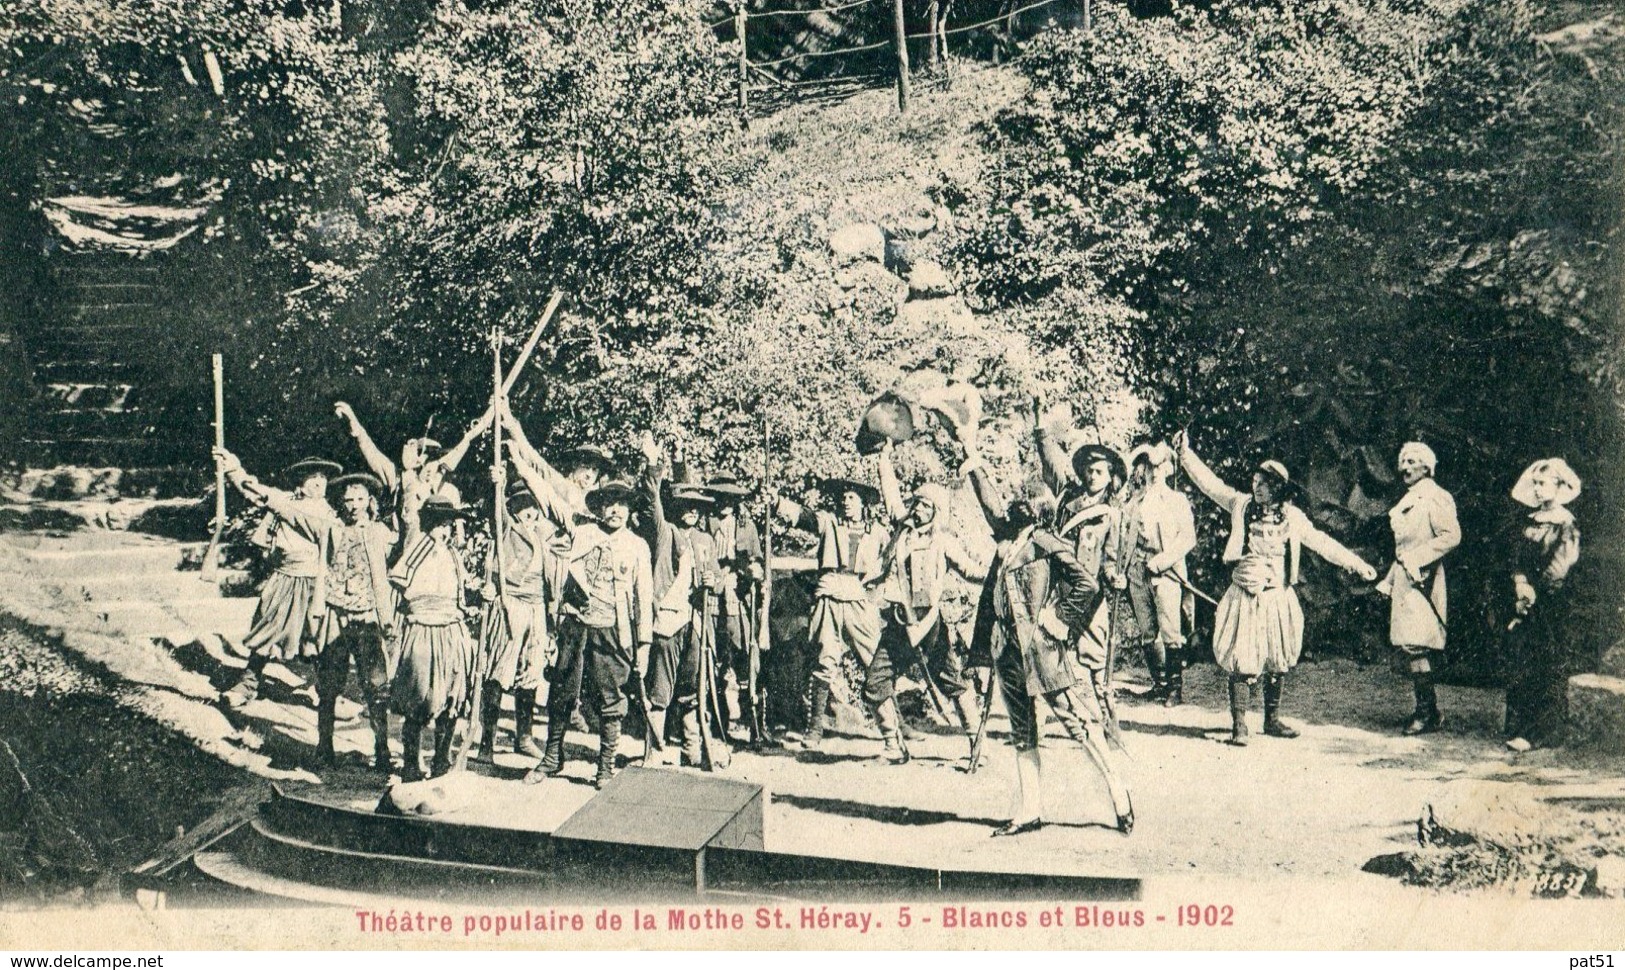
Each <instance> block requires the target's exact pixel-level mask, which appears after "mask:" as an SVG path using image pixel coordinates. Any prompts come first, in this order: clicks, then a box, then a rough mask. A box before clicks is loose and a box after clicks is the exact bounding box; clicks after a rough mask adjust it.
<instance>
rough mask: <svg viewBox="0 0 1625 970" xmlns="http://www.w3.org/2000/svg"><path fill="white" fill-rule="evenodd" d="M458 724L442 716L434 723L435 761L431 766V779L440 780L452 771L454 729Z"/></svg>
mask: <svg viewBox="0 0 1625 970" xmlns="http://www.w3.org/2000/svg"><path fill="white" fill-rule="evenodd" d="M456 724H457V722H456V721H455V720H453V719H452V718H450V717H447V716H446V715H444V714H442V715H440V717H438V718H436V719H435V722H434V761H433V762H432V763H431V764H430V766H429V777H430V778H439V777H440V776H441V775H443V774H445V773H446V772H448V771H450V770H451V739H452V729H453V728H454V727H455V726H456Z"/></svg>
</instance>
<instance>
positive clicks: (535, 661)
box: [479, 483, 569, 761]
mask: <svg viewBox="0 0 1625 970" xmlns="http://www.w3.org/2000/svg"><path fill="white" fill-rule="evenodd" d="M507 503H508V515H507V516H506V517H505V518H504V520H503V521H504V525H505V529H504V531H503V536H502V548H501V555H502V559H501V562H502V576H501V583H502V588H501V590H500V591H499V590H496V589H489V590H487V593H488V594H489V595H488V597H487V599H488V602H487V604H486V615H485V625H484V631H485V644H484V655H483V657H482V663H481V667H482V673H483V678H482V684H481V688H480V725H481V735H480V749H479V756H480V757H481V758H483V759H484V760H486V761H490V760H491V759H492V758H494V757H495V755H496V730H497V726H496V722H497V718H498V717H499V716H500V714H501V712H502V695H503V694H504V693H508V692H510V691H511V692H512V693H513V717H514V732H513V750H514V753H515V754H521V755H525V756H526V757H530V758H540V757H541V756H542V752H541V750H540V749H539V748H537V747H536V742H535V741H534V740H533V739H532V738H531V729H532V726H533V725H534V723H535V715H536V692H537V690H539V689H540V688H541V686H542V679H543V677H542V671H543V670H545V669H546V667H547V663H548V659H549V657H550V655H551V654H552V652H553V649H552V647H553V645H552V638H551V637H550V636H549V634H548V624H547V604H548V591H549V589H550V588H551V587H552V586H554V585H555V584H556V583H558V582H559V581H560V580H561V579H562V578H563V573H562V559H561V554H562V553H563V552H565V551H566V550H567V549H568V542H569V540H568V539H567V538H562V537H561V536H560V533H559V531H558V530H557V529H556V528H554V527H553V525H552V524H551V523H550V522H548V521H547V519H546V518H545V517H544V516H543V515H542V510H541V506H540V504H539V503H538V501H537V499H536V496H535V495H534V494H533V493H532V492H531V490H530V489H529V488H527V487H525V486H524V485H523V484H518V483H516V484H515V485H514V487H513V488H511V489H509V490H508V496H507Z"/></svg>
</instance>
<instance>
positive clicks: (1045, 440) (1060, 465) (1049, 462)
mask: <svg viewBox="0 0 1625 970" xmlns="http://www.w3.org/2000/svg"><path fill="white" fill-rule="evenodd" d="M1033 443H1034V444H1036V445H1037V446H1038V469H1039V473H1040V474H1041V475H1043V477H1044V484H1045V485H1048V486H1049V488H1050V491H1052V492H1054V493H1055V494H1056V495H1064V494H1065V493H1066V489H1067V486H1069V485H1072V484H1074V483H1076V482H1077V480H1078V479H1077V476H1076V475H1074V474H1073V473H1072V463H1071V462H1069V461H1067V457H1066V450H1065V449H1064V448H1062V447H1061V443H1060V442H1058V441H1056V440H1055V436H1054V435H1052V434H1050V433H1049V432H1048V431H1047V430H1045V429H1044V426H1043V425H1041V424H1039V423H1037V422H1036V421H1034V423H1033Z"/></svg>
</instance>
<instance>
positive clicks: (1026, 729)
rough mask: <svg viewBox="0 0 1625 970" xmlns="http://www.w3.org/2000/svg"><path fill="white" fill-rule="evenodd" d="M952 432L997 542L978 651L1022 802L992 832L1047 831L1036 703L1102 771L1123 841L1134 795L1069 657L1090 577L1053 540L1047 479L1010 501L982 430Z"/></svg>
mask: <svg viewBox="0 0 1625 970" xmlns="http://www.w3.org/2000/svg"><path fill="white" fill-rule="evenodd" d="M954 431H955V434H956V436H957V437H958V439H959V441H960V443H961V444H962V445H963V447H964V449H965V463H964V465H963V466H962V468H961V469H960V472H961V474H963V475H966V476H968V477H969V478H970V481H971V486H972V487H973V488H974V489H975V491H976V497H977V500H978V502H980V503H981V506H982V512H983V515H984V516H985V517H986V519H987V521H988V524H989V525H990V526H992V528H993V538H994V539H995V540H997V542H998V543H999V547H998V553H997V555H996V556H995V557H994V561H993V564H992V566H990V567H989V569H988V575H987V581H986V582H985V583H984V584H983V587H982V600H981V605H980V607H979V608H978V613H977V617H976V634H975V642H974V643H973V644H972V652H973V653H982V652H984V651H985V652H986V653H987V654H990V655H991V656H992V657H993V659H994V670H995V671H996V672H997V674H998V682H999V686H1000V689H1001V691H1002V693H1003V696H1004V706H1005V709H1006V710H1007V711H1008V712H1009V714H1010V743H1011V745H1012V746H1014V747H1015V749H1016V777H1017V780H1018V793H1019V797H1018V802H1017V806H1016V810H1015V812H1014V813H1013V817H1012V818H1011V819H1010V821H1009V822H1007V823H1006V824H1004V825H1003V826H1001V827H1000V828H998V829H997V830H995V831H994V832H993V834H994V835H995V836H1013V835H1020V834H1022V833H1024V832H1031V831H1035V830H1037V829H1039V828H1041V827H1042V826H1043V824H1044V822H1043V805H1044V802H1043V791H1042V763H1041V760H1040V755H1039V741H1040V737H1041V734H1042V732H1041V731H1040V730H1039V728H1040V721H1039V715H1038V708H1037V701H1038V698H1039V697H1042V698H1043V699H1044V701H1045V702H1046V703H1047V704H1048V705H1049V708H1050V710H1051V711H1052V712H1053V713H1054V714H1055V716H1056V718H1057V719H1058V720H1059V721H1060V722H1061V725H1062V727H1064V728H1065V729H1066V732H1067V734H1068V735H1069V736H1070V737H1071V738H1072V740H1073V741H1074V742H1076V743H1077V745H1078V746H1079V747H1080V748H1082V749H1083V752H1084V754H1086V755H1087V756H1088V757H1089V759H1090V760H1091V761H1092V762H1093V763H1094V765H1095V767H1096V768H1097V769H1099V771H1100V773H1101V775H1102V776H1103V778H1104V779H1105V782H1106V788H1107V791H1108V792H1109V794H1110V796H1111V801H1112V806H1113V810H1114V811H1115V812H1116V816H1117V819H1116V820H1117V828H1118V830H1119V831H1121V832H1123V833H1124V834H1127V833H1128V832H1129V831H1131V830H1132V829H1133V827H1134V809H1133V807H1132V805H1131V804H1130V801H1129V794H1128V789H1127V788H1126V787H1124V785H1123V783H1122V781H1121V780H1120V779H1119V778H1118V776H1117V773H1116V771H1115V770H1114V769H1113V767H1112V764H1111V762H1110V760H1109V759H1108V758H1107V755H1106V749H1105V745H1104V743H1103V742H1104V737H1103V735H1102V734H1101V731H1100V725H1099V724H1098V723H1092V722H1091V721H1090V720H1089V719H1088V718H1087V717H1086V716H1085V714H1084V711H1083V707H1084V704H1085V701H1084V699H1083V698H1081V697H1080V696H1079V692H1078V690H1077V680H1078V679H1077V675H1076V672H1075V669H1074V665H1073V659H1072V658H1073V656H1074V650H1075V645H1076V643H1077V638H1078V636H1079V635H1080V634H1081V633H1082V628H1083V625H1084V624H1083V622H1082V621H1081V617H1082V615H1083V614H1084V612H1085V611H1086V610H1087V608H1088V606H1089V605H1090V604H1092V603H1093V602H1094V601H1095V597H1094V596H1093V595H1090V594H1089V590H1088V587H1087V586H1086V585H1083V584H1082V581H1083V580H1084V579H1085V575H1084V569H1083V567H1082V566H1081V564H1080V563H1079V562H1078V558H1077V556H1076V554H1075V553H1074V552H1073V549H1074V544H1073V543H1071V542H1068V541H1067V540H1065V539H1063V538H1061V537H1060V536H1058V535H1056V533H1055V529H1054V527H1053V525H1052V523H1053V522H1054V516H1055V513H1056V510H1057V503H1056V498H1055V495H1054V493H1053V492H1051V491H1050V490H1049V488H1048V486H1046V485H1045V484H1044V482H1043V481H1042V480H1041V479H1034V480H1031V481H1029V482H1028V483H1027V484H1026V485H1025V486H1024V487H1023V489H1022V492H1021V494H1020V495H1019V496H1018V497H1017V498H1016V499H1015V500H1013V501H1010V502H1008V503H1007V502H1006V501H1005V500H1004V497H1003V495H1002V494H1001V493H1000V491H999V488H998V486H997V485H996V484H994V482H993V480H992V478H991V477H990V476H989V475H988V473H987V469H986V463H985V462H984V461H983V460H982V458H981V456H980V454H979V452H978V450H977V446H976V438H977V429H976V428H975V427H974V426H968V425H955V426H954Z"/></svg>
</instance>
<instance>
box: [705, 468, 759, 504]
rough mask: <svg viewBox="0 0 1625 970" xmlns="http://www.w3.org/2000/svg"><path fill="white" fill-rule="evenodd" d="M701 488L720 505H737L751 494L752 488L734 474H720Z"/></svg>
mask: <svg viewBox="0 0 1625 970" xmlns="http://www.w3.org/2000/svg"><path fill="white" fill-rule="evenodd" d="M701 489H702V490H703V491H704V492H705V493H706V494H707V495H709V496H711V500H712V501H713V502H716V503H717V504H718V505H737V504H739V503H740V502H743V501H744V500H745V499H747V498H750V496H751V490H750V489H749V488H746V487H745V486H744V485H741V484H740V483H739V479H737V478H735V477H733V476H732V475H718V476H717V477H716V478H713V479H711V480H710V481H709V482H706V483H705V484H704V485H702V486H701Z"/></svg>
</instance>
